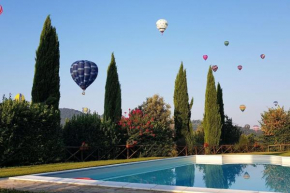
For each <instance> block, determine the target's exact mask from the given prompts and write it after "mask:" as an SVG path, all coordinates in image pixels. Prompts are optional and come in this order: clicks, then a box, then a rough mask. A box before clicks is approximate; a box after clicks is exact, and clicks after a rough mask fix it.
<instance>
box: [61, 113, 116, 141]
mask: <svg viewBox="0 0 290 193" xmlns="http://www.w3.org/2000/svg"><path fill="white" fill-rule="evenodd" d="M63 138H64V143H65V145H66V146H81V145H82V143H83V142H85V143H86V144H87V145H88V146H93V147H110V146H112V145H116V144H118V143H119V141H120V138H119V134H118V133H117V129H116V124H114V123H112V122H111V121H101V118H100V116H99V115H98V114H96V113H93V114H82V115H77V116H73V117H72V119H71V120H69V121H67V122H66V123H65V126H64V128H63Z"/></svg>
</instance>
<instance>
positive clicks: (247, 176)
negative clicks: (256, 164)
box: [243, 172, 251, 179]
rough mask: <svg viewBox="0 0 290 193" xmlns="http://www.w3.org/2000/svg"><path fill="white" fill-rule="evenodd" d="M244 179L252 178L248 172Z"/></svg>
mask: <svg viewBox="0 0 290 193" xmlns="http://www.w3.org/2000/svg"><path fill="white" fill-rule="evenodd" d="M243 177H244V179H249V178H250V177H251V176H250V175H249V173H248V172H246V173H245V174H244V176H243Z"/></svg>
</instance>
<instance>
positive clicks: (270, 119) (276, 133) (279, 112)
mask: <svg viewBox="0 0 290 193" xmlns="http://www.w3.org/2000/svg"><path fill="white" fill-rule="evenodd" d="M261 117H262V120H261V121H260V124H261V130H262V131H263V133H264V136H265V137H267V138H268V141H269V140H270V141H272V142H274V143H285V142H288V141H289V140H290V136H289V133H290V113H289V112H287V111H285V110H284V108H283V107H282V108H281V107H278V108H275V109H274V108H269V109H268V111H264V113H262V114H261Z"/></svg>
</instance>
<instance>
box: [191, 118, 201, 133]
mask: <svg viewBox="0 0 290 193" xmlns="http://www.w3.org/2000/svg"><path fill="white" fill-rule="evenodd" d="M191 122H192V127H193V130H194V131H195V130H197V127H198V126H199V125H200V124H201V120H192V121H191Z"/></svg>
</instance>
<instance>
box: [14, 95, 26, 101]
mask: <svg viewBox="0 0 290 193" xmlns="http://www.w3.org/2000/svg"><path fill="white" fill-rule="evenodd" d="M14 100H16V101H25V97H24V95H23V94H21V93H18V94H17V95H16V96H15V97H14Z"/></svg>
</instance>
